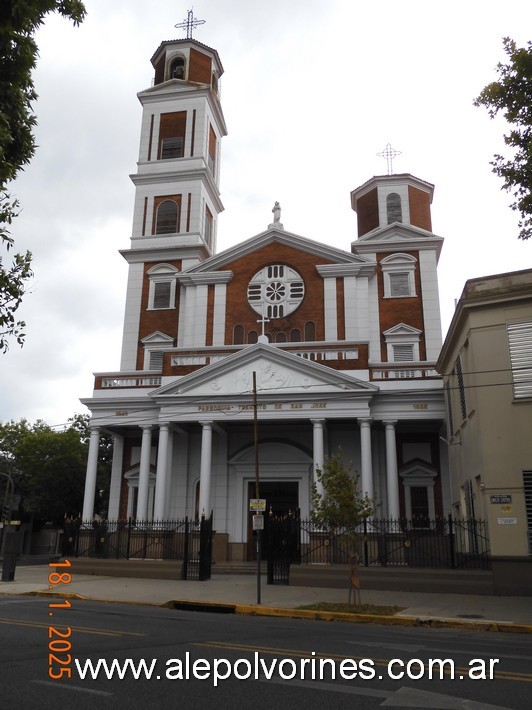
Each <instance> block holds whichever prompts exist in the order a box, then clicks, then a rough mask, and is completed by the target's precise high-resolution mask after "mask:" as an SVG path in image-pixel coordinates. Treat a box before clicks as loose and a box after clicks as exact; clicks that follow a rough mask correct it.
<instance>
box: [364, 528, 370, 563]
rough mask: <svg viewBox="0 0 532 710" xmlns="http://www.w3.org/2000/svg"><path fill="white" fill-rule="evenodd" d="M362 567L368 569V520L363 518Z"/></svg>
mask: <svg viewBox="0 0 532 710" xmlns="http://www.w3.org/2000/svg"><path fill="white" fill-rule="evenodd" d="M364 567H369V560H368V519H367V518H364Z"/></svg>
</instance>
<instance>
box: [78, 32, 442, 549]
mask: <svg viewBox="0 0 532 710" xmlns="http://www.w3.org/2000/svg"><path fill="white" fill-rule="evenodd" d="M151 61H152V64H153V67H154V70H155V79H154V83H153V86H151V87H150V88H148V89H146V90H144V91H141V92H140V93H139V95H138V96H139V100H140V102H141V105H142V112H143V113H142V126H141V136H140V152H139V159H138V169H137V172H136V174H134V175H132V180H133V183H134V185H135V205H134V216H133V229H132V236H131V240H130V244H129V248H127V249H124V250H123V251H122V252H121V254H122V256H123V257H124V258H125V259H126V261H127V262H128V265H129V276H128V285H127V294H126V310H125V319H124V330H123V344H122V358H121V364H120V370H119V371H117V372H105V373H96V375H95V384H94V391H93V393H92V396H91V397H90V398H88V399H83V400H82V402H83V403H84V404H85V405H86V406H87V407H88V408H89V410H90V412H91V443H90V450H89V459H88V464H87V476H86V484H85V498H84V506H83V519H84V520H89V519H90V518H92V516H93V514H94V512H95V511H94V501H95V490H96V469H97V452H98V442H99V437H100V435H101V433H102V432H103V431H105V432H110V433H112V435H113V436H114V441H115V444H114V457H113V467H112V475H111V481H110V496H109V510H108V511H107V517H108V518H109V519H117V518H122V519H125V518H128V517H131V518H133V519H136V520H142V521H146V520H154V521H157V520H171V519H181V518H183V517H184V516H185V515H188V516H192V517H194V516H198V515H202V514H206V515H208V514H210V512H211V511H213V515H214V527H215V529H216V531H217V534H218V535H219V536H220V537H221V538H223V541H224V542H223V545H222V549H223V550H224V553H223V554H224V555H225V556H226V558H227V559H233V560H245V559H249V558H250V556H251V554H252V551H251V544H252V542H251V541H252V531H251V522H250V515H249V499H250V498H254V497H255V477H256V458H255V454H256V451H258V466H259V472H260V496H261V497H262V498H265V499H266V500H267V510H268V511H270V510H271V511H272V512H274V513H284V512H287V511H288V510H295V509H296V508H297V509H299V510H300V511H301V516H302V517H307V516H308V515H309V512H310V505H311V497H310V492H311V486H312V482H313V481H314V480H315V476H316V468H320V467H321V466H322V465H323V462H324V460H325V458H326V456H327V455H328V454H336V453H337V452H338V450H339V449H341V450H342V452H343V455H344V457H345V460H346V463H347V462H351V463H352V468H353V469H354V470H355V471H356V472H357V473H358V475H359V477H360V487H361V492H363V493H364V494H367V495H368V496H369V497H370V498H374V499H375V502H376V505H377V515H378V516H379V517H383V518H399V517H406V518H415V517H416V516H421V517H424V518H427V519H434V518H436V517H439V516H442V515H445V514H446V512H447V511H448V508H449V485H448V481H449V476H448V465H447V458H446V455H447V454H446V448H447V447H446V445H445V444H444V443H443V442H442V437H443V438H444V426H445V405H444V397H443V389H442V382H441V378H440V376H439V375H438V374H437V372H436V370H435V363H436V360H437V358H438V355H439V352H440V349H441V344H442V343H441V323H440V311H439V298H438V277H437V263H438V257H439V254H440V250H441V247H442V243H443V240H442V238H441V237H438V236H437V235H435V234H434V233H433V232H432V225H431V212H430V207H431V202H432V196H433V186H432V185H431V184H430V183H428V182H425V181H424V180H422V179H419V178H417V177H414V176H412V175H410V174H391V175H382V176H377V177H373V178H371V179H369V180H368V181H367V182H366V183H364V184H363V185H361V186H360V187H358V188H356V189H354V190H353V191H352V193H351V205H352V208H353V209H354V210H355V212H356V214H357V222H358V238H357V239H355V240H354V241H353V242H352V243H350V242H349V240H346V249H345V250H342V249H338V248H334V247H331V246H329V245H328V244H326V243H320V242H316V241H314V240H312V239H309V238H306V237H304V236H301V235H298V234H294V233H292V232H290V231H288V230H287V229H285V227H284V225H283V222H282V214H281V207H280V205H279V204H278V203H276V204H275V205H274V208H273V210H272V214H271V215H270V216H269V219H268V216H266V219H265V220H264V223H267V222H268V221H269V224H268V226H267V227H266V229H265V230H264V231H261V232H260V233H259V234H257V235H255V236H252V237H250V238H247V239H244V240H243V241H242V242H240V243H239V244H237V245H236V246H234V247H231V248H229V249H226V250H225V251H221V252H218V251H217V249H216V235H217V226H218V216H219V215H220V213H221V212H222V210H223V205H222V202H221V198H220V192H219V174H220V146H221V142H222V139H223V137H224V136H225V135H226V133H227V129H226V125H225V121H224V116H223V111H222V106H221V102H220V96H219V79H220V77H221V74H222V73H223V67H222V64H221V62H220V58H219V56H218V53H217V52H216V51H215V50H213V49H211V48H209V47H207V46H205V45H203V44H202V43H200V42H198V41H196V40H194V39H183V40H175V41H169V42H163V43H162V44H161V45H160V47H159V48H158V49H157V51H156V52H155V54H154V56H153V57H152V60H151ZM255 393H256V399H254V396H255ZM254 404H256V411H257V418H256V427H255V417H254V412H255V406H254ZM255 441H257V442H258V445H257V447H256V446H255ZM97 512H101V511H97Z"/></svg>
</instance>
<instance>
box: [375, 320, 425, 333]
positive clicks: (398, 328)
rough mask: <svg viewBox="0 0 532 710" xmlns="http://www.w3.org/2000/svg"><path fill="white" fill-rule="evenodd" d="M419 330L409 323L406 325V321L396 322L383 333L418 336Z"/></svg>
mask: <svg viewBox="0 0 532 710" xmlns="http://www.w3.org/2000/svg"><path fill="white" fill-rule="evenodd" d="M421 332H422V331H421V330H419V329H418V328H414V327H413V326H411V325H407V324H406V323H398V324H397V325H394V326H393V328H388V330H385V331H384V333H383V335H385V336H390V335H416V336H419V335H421Z"/></svg>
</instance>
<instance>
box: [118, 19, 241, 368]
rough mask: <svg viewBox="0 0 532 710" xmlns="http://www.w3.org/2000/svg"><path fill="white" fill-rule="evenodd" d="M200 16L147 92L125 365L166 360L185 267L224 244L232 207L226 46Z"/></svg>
mask: <svg viewBox="0 0 532 710" xmlns="http://www.w3.org/2000/svg"><path fill="white" fill-rule="evenodd" d="M189 15H190V13H189ZM194 23H195V24H199V23H200V21H195V20H194V22H193V23H192V24H190V17H189V23H187V38H186V39H178V40H169V41H164V42H162V43H161V44H160V46H159V48H158V49H157V51H156V52H155V54H154V55H153V57H152V58H151V63H152V65H153V68H154V79H153V84H152V86H151V87H149V88H147V89H144V91H141V92H140V93H139V94H138V98H139V101H140V103H141V105H142V124H141V130H140V149H139V157H138V162H137V172H136V173H135V174H134V175H131V180H132V181H133V184H134V185H135V204H134V213H133V227H132V235H131V242H130V247H129V249H124V250H122V251H121V254H122V256H123V257H124V258H125V259H126V261H127V262H128V264H129V275H128V286H127V294H126V312H125V320H124V333H123V340H122V358H121V370H129V371H131V370H147V369H150V370H151V369H155V368H156V367H159V366H160V357H161V356H162V347H163V346H165V347H168V346H171V345H172V343H176V342H177V338H178V318H177V313H178V312H179V307H180V294H179V289H178V287H177V274H179V273H180V272H182V271H184V270H186V269H188V268H190V267H192V266H195V265H197V264H199V263H200V262H202V261H204V260H205V259H207V258H208V257H210V256H212V255H213V254H214V253H215V251H216V232H217V225H218V216H219V214H220V213H221V212H222V211H223V209H224V208H223V204H222V202H221V199H220V190H219V182H220V144H221V140H222V138H223V137H224V136H225V135H227V129H226V125H225V120H224V116H223V112H222V107H221V103H220V77H221V75H222V74H223V67H222V63H221V61H220V58H219V56H218V52H217V51H216V50H214V49H211V48H210V47H207V46H206V45H204V44H202V43H201V42H198V41H197V40H195V39H193V38H192V29H193V27H194ZM176 27H181V25H176ZM157 348H158V349H159V350H157V352H155V350H156V349H157ZM154 353H155V354H154ZM157 357H159V359H157Z"/></svg>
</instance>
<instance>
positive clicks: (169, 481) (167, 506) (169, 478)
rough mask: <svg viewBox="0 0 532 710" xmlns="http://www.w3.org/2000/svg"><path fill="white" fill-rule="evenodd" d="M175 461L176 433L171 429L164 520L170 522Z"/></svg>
mask: <svg viewBox="0 0 532 710" xmlns="http://www.w3.org/2000/svg"><path fill="white" fill-rule="evenodd" d="M173 460H174V432H173V431H172V429H170V432H169V434H168V454H167V461H168V467H167V470H168V475H167V476H166V495H165V498H164V509H163V518H164V520H169V518H170V496H171V493H172V463H173Z"/></svg>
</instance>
